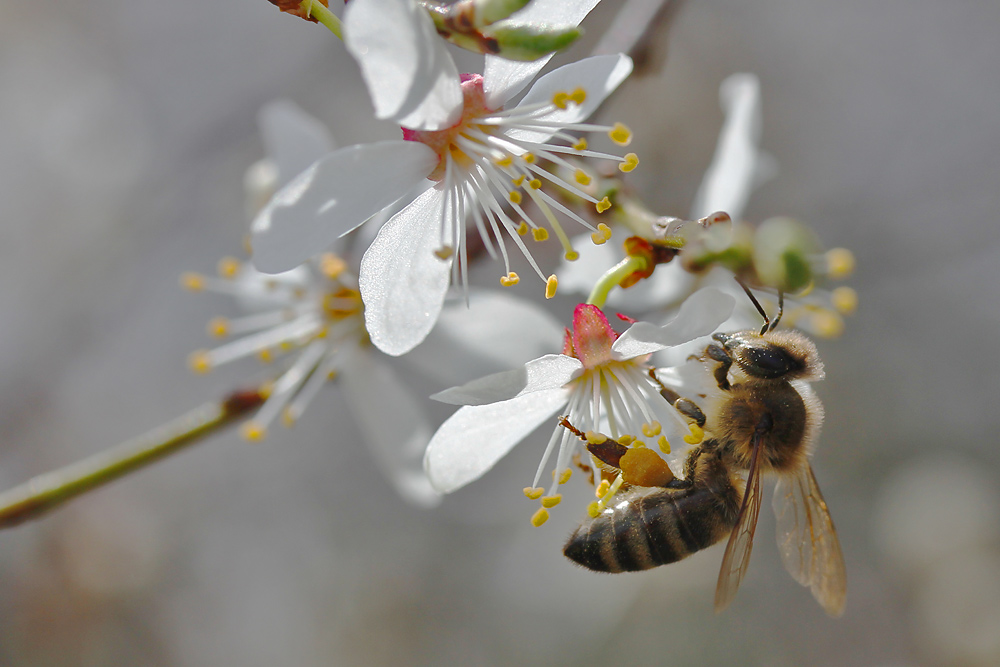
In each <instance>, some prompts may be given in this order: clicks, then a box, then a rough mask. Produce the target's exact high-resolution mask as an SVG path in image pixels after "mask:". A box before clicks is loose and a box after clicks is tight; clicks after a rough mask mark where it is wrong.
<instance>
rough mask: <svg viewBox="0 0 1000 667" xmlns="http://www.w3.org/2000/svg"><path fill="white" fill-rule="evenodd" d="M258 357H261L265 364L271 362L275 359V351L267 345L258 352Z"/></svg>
mask: <svg viewBox="0 0 1000 667" xmlns="http://www.w3.org/2000/svg"><path fill="white" fill-rule="evenodd" d="M257 358H258V359H260V360H261V361H262V362H264V363H265V364H269V363H271V362H272V361H274V353H273V352H271V350H269V349H268V348H266V347H265V348H264V349H263V350H261V351H260V352H258V353H257Z"/></svg>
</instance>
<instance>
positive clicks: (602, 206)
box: [596, 196, 611, 213]
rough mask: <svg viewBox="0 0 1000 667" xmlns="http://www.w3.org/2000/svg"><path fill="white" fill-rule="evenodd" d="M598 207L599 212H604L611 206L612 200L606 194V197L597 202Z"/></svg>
mask: <svg viewBox="0 0 1000 667" xmlns="http://www.w3.org/2000/svg"><path fill="white" fill-rule="evenodd" d="M596 207H597V212H598V213H604V212H605V211H607V210H608V209H609V208H611V200H610V199H608V198H607V196H605V197H604V199H602V200H601V201H599V202H597V205H596Z"/></svg>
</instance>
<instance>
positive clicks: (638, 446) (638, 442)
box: [632, 440, 646, 449]
mask: <svg viewBox="0 0 1000 667" xmlns="http://www.w3.org/2000/svg"><path fill="white" fill-rule="evenodd" d="M645 446H646V443H645V442H643V441H642V440H636V441H634V442H633V443H632V447H633V448H635V449H641V448H643V447H645Z"/></svg>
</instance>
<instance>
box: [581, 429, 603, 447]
mask: <svg viewBox="0 0 1000 667" xmlns="http://www.w3.org/2000/svg"><path fill="white" fill-rule="evenodd" d="M583 437H584V438H586V439H587V444H589V445H599V444H601V443H602V442H604V441H605V440H607V439H608V438H607V436H606V435H604V434H603V433H598V432H597V431H587V432H586V433H584V434H583Z"/></svg>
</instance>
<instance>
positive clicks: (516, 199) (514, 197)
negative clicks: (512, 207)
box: [507, 190, 521, 204]
mask: <svg viewBox="0 0 1000 667" xmlns="http://www.w3.org/2000/svg"><path fill="white" fill-rule="evenodd" d="M507 199H509V200H510V203H511V204H520V203H521V193H520V192H518V191H517V190H511V191H510V194H509V195H507Z"/></svg>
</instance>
